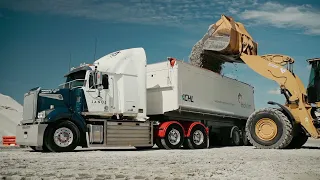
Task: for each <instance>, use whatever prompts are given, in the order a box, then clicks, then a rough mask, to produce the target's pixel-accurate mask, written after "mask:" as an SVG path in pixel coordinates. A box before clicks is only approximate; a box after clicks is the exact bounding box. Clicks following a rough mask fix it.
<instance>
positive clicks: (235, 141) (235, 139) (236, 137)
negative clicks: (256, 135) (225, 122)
mask: <svg viewBox="0 0 320 180" xmlns="http://www.w3.org/2000/svg"><path fill="white" fill-rule="evenodd" d="M230 133H231V134H230V138H231V144H232V145H234V146H239V145H240V144H241V136H240V130H239V128H238V127H237V126H233V127H232V129H231V131H230Z"/></svg>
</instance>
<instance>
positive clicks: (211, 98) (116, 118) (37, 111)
mask: <svg viewBox="0 0 320 180" xmlns="http://www.w3.org/2000/svg"><path fill="white" fill-rule="evenodd" d="M65 79H66V81H65V83H63V84H61V85H60V86H59V88H57V89H43V88H40V87H36V88H33V89H31V90H30V91H29V92H27V93H26V94H25V95H24V104H23V119H22V121H21V123H20V124H19V125H18V126H17V144H19V145H23V146H29V147H31V148H32V149H33V150H36V151H51V152H66V151H73V150H74V149H75V148H77V147H79V146H80V147H83V148H89V147H123V146H126V147H135V148H137V149H146V148H152V147H153V146H154V145H155V144H156V145H157V146H158V147H159V148H162V149H178V148H188V149H203V148H208V147H209V145H210V144H212V143H215V142H222V143H223V144H229V145H246V144H248V141H247V139H246V136H243V134H244V127H245V124H246V121H247V119H248V117H249V116H250V114H252V113H253V112H254V109H255V107H254V89H253V87H252V86H250V85H248V84H245V83H243V82H240V81H237V80H235V79H232V78H229V77H225V76H222V75H220V74H218V73H215V72H212V71H209V70H206V69H202V68H199V67H196V66H192V65H191V64H189V63H186V62H183V61H180V60H177V59H175V58H167V60H165V61H162V62H158V63H153V64H147V57H146V53H145V51H144V49H143V48H131V49H124V50H119V51H116V52H112V53H110V54H107V55H105V56H103V57H101V58H100V59H98V60H95V61H94V63H93V64H81V65H80V66H79V67H77V68H71V70H70V72H69V73H67V74H66V75H65Z"/></svg>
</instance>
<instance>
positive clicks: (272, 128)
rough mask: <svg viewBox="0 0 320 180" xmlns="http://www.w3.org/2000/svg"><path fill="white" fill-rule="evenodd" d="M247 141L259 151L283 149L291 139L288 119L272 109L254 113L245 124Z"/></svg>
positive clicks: (290, 125)
mask: <svg viewBox="0 0 320 180" xmlns="http://www.w3.org/2000/svg"><path fill="white" fill-rule="evenodd" d="M246 134H247V137H248V139H249V141H250V142H251V143H252V144H253V145H254V146H255V147H256V148H259V149H284V148H286V147H287V146H288V145H289V144H290V142H291V141H292V138H293V127H292V124H291V122H290V120H289V119H288V117H287V116H286V115H285V114H283V113H282V112H281V111H279V110H277V109H274V108H264V109H261V110H259V111H256V112H254V113H253V114H252V115H251V116H250V117H249V118H248V121H247V123H246Z"/></svg>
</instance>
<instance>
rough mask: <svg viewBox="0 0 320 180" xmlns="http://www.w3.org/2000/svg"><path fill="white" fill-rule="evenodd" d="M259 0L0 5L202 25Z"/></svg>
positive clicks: (34, 0)
mask: <svg viewBox="0 0 320 180" xmlns="http://www.w3.org/2000/svg"><path fill="white" fill-rule="evenodd" d="M256 4H257V0H229V1H222V0H205V1H200V0H196V1H194V0H118V1H115V0H108V1H102V0H91V1H88V0H73V1H65V0H28V1H24V0H15V1H12V0H2V1H0V8H7V9H11V10H15V11H24V12H33V13H38V12H42V13H51V14H57V15H68V16H73V17H82V18H89V19H95V20H102V21H108V22H132V23H140V24H141V23H142V24H157V25H167V26H180V27H182V28H185V26H193V27H199V25H200V24H201V25H203V24H202V23H203V22H206V26H208V25H209V24H210V23H214V22H216V21H217V20H218V19H219V18H220V15H221V14H224V13H225V12H226V10H228V11H227V12H228V13H230V14H235V13H237V12H239V9H238V8H239V7H242V8H245V7H252V6H255V5H256Z"/></svg>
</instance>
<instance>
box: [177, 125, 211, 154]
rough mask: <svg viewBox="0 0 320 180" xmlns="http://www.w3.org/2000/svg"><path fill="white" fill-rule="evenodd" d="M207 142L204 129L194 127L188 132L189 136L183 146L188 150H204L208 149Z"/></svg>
mask: <svg viewBox="0 0 320 180" xmlns="http://www.w3.org/2000/svg"><path fill="white" fill-rule="evenodd" d="M195 136H197V137H195ZM198 138H199V139H198ZM208 141H209V136H208V135H207V133H206V130H205V128H204V127H203V126H201V125H195V126H194V127H193V128H192V130H191V132H190V136H189V137H188V138H186V140H185V142H184V144H183V145H184V146H186V147H185V148H188V149H204V148H207V147H208Z"/></svg>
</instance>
